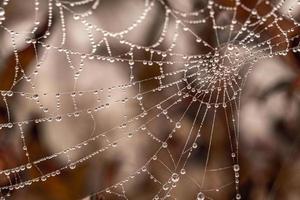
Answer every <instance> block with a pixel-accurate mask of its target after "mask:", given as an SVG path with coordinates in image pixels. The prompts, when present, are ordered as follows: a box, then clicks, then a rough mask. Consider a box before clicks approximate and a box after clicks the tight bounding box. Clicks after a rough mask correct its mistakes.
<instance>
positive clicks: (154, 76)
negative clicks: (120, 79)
mask: <svg viewBox="0 0 300 200" xmlns="http://www.w3.org/2000/svg"><path fill="white" fill-rule="evenodd" d="M224 2H225V3H224ZM285 3H286V2H285V1H283V0H282V1H276V2H273V1H264V0H261V1H257V2H255V4H254V5H247V2H242V1H238V0H236V1H234V2H231V1H230V2H226V1H217V0H216V1H214V0H209V1H203V2H202V6H201V7H202V8H200V9H199V10H196V11H192V12H184V11H180V10H177V9H175V8H173V7H172V6H171V5H169V4H168V3H167V2H166V1H164V0H153V1H150V0H145V2H144V10H143V11H142V14H141V15H140V16H139V17H138V18H137V19H136V20H135V21H134V23H133V24H132V25H130V26H128V27H127V28H125V29H124V30H122V31H119V32H109V31H108V30H105V29H104V28H102V27H101V26H100V25H98V24H96V23H92V22H89V17H90V16H92V15H93V14H94V12H96V11H97V9H99V7H101V2H100V0H83V1H74V2H73V1H70V2H69V1H59V0H57V1H54V0H49V1H48V2H47V4H48V5H47V6H46V7H47V13H48V16H47V31H46V32H45V33H44V34H43V35H42V36H41V37H39V38H34V37H33V36H34V35H35V34H36V32H37V30H38V29H39V28H40V24H41V22H40V21H39V18H38V15H39V12H40V10H41V8H40V7H41V5H42V4H43V5H45V4H46V1H38V0H35V1H34V2H33V4H32V6H33V7H34V10H35V16H36V17H35V21H34V28H33V29H32V31H31V32H29V33H27V32H25V33H24V32H18V31H16V30H13V29H11V28H8V27H7V26H6V24H5V22H6V18H7V17H6V15H7V12H6V7H7V6H9V4H10V1H9V0H4V1H3V3H2V6H1V8H0V15H1V19H0V23H1V27H0V28H1V30H2V31H5V32H7V33H8V34H9V36H10V38H11V45H12V47H13V48H14V56H15V61H16V65H15V76H14V80H13V83H12V85H11V89H10V90H2V91H1V95H2V98H3V101H4V102H5V104H6V110H7V112H6V114H7V120H8V121H7V123H3V124H0V127H1V129H2V130H4V129H13V130H17V129H18V131H19V133H20V134H19V135H20V137H21V141H22V146H21V147H20V149H22V151H23V153H24V155H25V156H26V158H27V161H28V162H27V163H21V164H19V165H17V166H15V167H14V168H9V169H5V170H2V171H0V176H2V177H3V178H6V179H7V180H9V182H10V184H9V185H6V186H1V188H0V189H1V194H2V198H6V197H8V196H10V192H11V191H14V190H22V189H23V188H26V187H31V185H32V184H39V183H40V182H44V181H48V179H49V180H50V179H51V178H52V177H55V176H60V175H61V174H62V173H64V172H65V171H68V170H69V171H71V170H73V169H75V168H77V167H80V165H82V164H84V163H86V162H88V161H89V160H93V159H95V157H97V156H99V155H101V154H104V153H106V152H108V151H114V149H117V148H118V147H119V146H121V145H122V143H124V142H126V144H129V145H130V144H132V143H135V142H139V141H137V140H136V139H135V138H137V137H140V135H144V136H146V137H147V138H148V139H149V140H147V141H148V143H150V145H153V146H154V147H155V151H152V152H151V153H150V154H149V155H148V156H145V158H144V162H143V163H142V165H140V166H139V167H137V168H136V169H135V171H133V172H131V173H128V175H127V176H126V177H123V178H122V180H119V181H117V182H114V183H113V184H112V185H110V186H106V187H105V188H99V191H97V192H94V193H92V194H90V195H89V197H93V196H99V195H102V194H104V195H105V194H110V195H112V196H117V197H119V198H123V199H129V196H128V195H127V191H126V190H127V189H126V188H127V185H129V184H131V183H134V182H135V181H136V180H137V179H139V178H138V177H144V178H146V179H150V180H151V181H152V182H153V183H154V185H155V187H156V188H157V190H156V191H155V192H154V193H153V194H151V195H152V197H151V198H153V199H160V198H161V199H166V198H168V197H176V196H175V193H174V191H176V189H177V188H178V186H179V185H180V184H181V182H182V179H189V180H190V183H192V184H193V185H194V186H195V187H196V188H197V191H198V192H197V193H195V195H194V197H195V199H199V200H201V199H205V198H207V199H213V196H214V193H217V192H221V191H222V190H226V189H227V188H234V191H235V192H234V198H236V199H241V198H242V197H241V194H240V191H239V170H240V166H239V159H238V158H239V110H240V96H241V92H242V88H243V86H244V84H245V81H246V78H247V76H248V74H249V73H250V72H251V70H252V68H253V66H254V65H255V63H257V62H258V61H260V60H263V59H267V58H270V57H273V56H278V55H279V56H286V55H287V54H288V53H289V52H290V51H293V52H297V51H298V49H299V47H298V45H294V46H293V45H291V44H292V43H293V42H294V41H297V38H298V36H299V35H298V33H297V32H298V30H299V29H298V28H299V23H298V22H297V21H296V20H295V18H294V17H293V15H294V14H295V10H296V9H297V8H298V2H297V1H295V2H294V4H292V6H291V7H290V8H289V9H288V12H287V13H285V14H284V13H282V12H281V9H282V7H283V6H284V5H285ZM157 7H159V8H160V9H162V10H163V13H164V14H163V15H162V16H163V17H164V23H163V25H162V28H161V30H159V31H158V32H159V37H158V39H157V40H156V41H155V42H153V43H152V44H151V45H147V46H143V45H140V44H138V43H137V42H135V41H132V40H130V39H128V36H130V35H131V34H132V33H134V32H135V31H136V29H137V28H138V27H140V26H142V25H143V23H144V22H145V20H147V19H148V18H151V17H154V14H153V13H152V12H153V10H154V9H157ZM78 8H83V10H84V11H80V12H79V11H78ZM54 13H56V14H57V15H58V16H59V17H58V18H59V21H60V24H59V26H60V32H61V35H60V44H57V45H55V44H51V43H48V42H47V41H48V40H47V39H48V38H50V37H51V36H52V35H53V32H54V31H56V30H54V29H53V30H52V26H53V16H54V15H55V14H54ZM220 13H227V14H228V15H226V16H227V18H228V19H227V20H225V21H226V22H225V23H224V22H223V23H221V22H219V21H218V19H217V16H218V15H219V14H220ZM242 14H244V15H243V16H244V17H241V15H242ZM68 16H72V17H71V18H72V20H74V21H76V23H78V24H80V26H78V27H79V28H83V29H85V31H86V33H87V36H88V42H89V44H88V45H89V46H90V50H89V51H77V50H76V49H71V48H66V47H65V46H66V42H67V41H68V34H67V31H66V30H67V27H68V24H67V20H66V19H65V18H66V17H68ZM283 21H287V22H288V23H287V24H288V25H285V26H283V25H282V23H283ZM197 26H203V27H210V29H211V31H212V33H213V34H214V41H208V39H207V38H205V36H202V35H204V33H203V32H202V33H201V31H197V30H196V29H195V27H197ZM182 36H187V37H190V38H192V39H191V40H193V45H196V46H197V47H198V49H200V50H201V52H198V53H196V54H192V53H190V54H188V53H180V52H177V51H176V49H177V47H178V40H179V39H180V37H182ZM168 37H169V38H168ZM20 38H21V39H22V40H23V41H24V42H26V43H27V45H32V46H33V47H34V49H35V54H36V61H35V62H36V63H35V65H34V70H32V72H30V73H27V72H25V70H23V68H22V64H21V61H20V60H19V49H18V48H17V45H16V40H17V39H20ZM170 38H171V39H170ZM167 39H168V40H167ZM113 42H114V43H116V42H117V43H118V44H119V45H120V46H121V47H122V48H123V52H121V53H114V47H113V44H112V43H113ZM100 47H101V48H103V49H105V50H104V51H102V52H99V51H98V49H99V48H100ZM37 49H39V50H37ZM48 52H56V53H57V54H60V55H62V56H64V57H65V58H66V60H67V62H68V66H61V67H65V68H68V69H71V71H72V72H73V74H74V75H73V77H74V90H70V91H52V92H51V91H38V90H37V89H36V84H37V82H36V78H37V77H38V76H39V71H40V69H41V68H43V64H44V62H45V61H47V54H48ZM72 57H77V58H79V59H80V64H79V66H74V65H73V64H72ZM91 61H93V62H98V63H99V65H101V64H102V63H109V64H112V65H113V64H115V63H120V64H122V65H124V66H125V67H123V68H124V69H122V70H125V71H126V72H127V76H128V81H126V82H124V83H122V84H120V85H112V86H110V87H106V88H103V87H101V85H100V86H99V87H96V88H91V89H89V90H78V89H77V88H76V84H77V82H78V81H79V80H80V77H81V74H82V73H84V72H85V70H86V68H88V67H89V62H91ZM151 69H155V70H156V72H155V73H148V74H149V75H148V76H147V77H142V76H139V74H138V73H140V71H143V70H145V71H147V70H151ZM146 74H147V73H146ZM111 78H112V79H113V78H114V77H111ZM53 81H55V80H53ZM83 81H84V80H83ZM23 83H24V84H27V85H30V88H31V91H20V90H17V89H15V88H17V86H18V85H20V84H23ZM120 93H121V94H122V95H121V97H120V95H116V94H120ZM16 96H17V98H19V99H21V100H20V101H21V102H22V101H24V102H27V101H30V102H31V103H34V104H36V105H38V107H39V109H40V110H41V112H42V113H43V117H41V118H35V119H26V120H23V121H13V120H11V113H12V112H13V110H12V108H11V107H12V105H11V104H10V98H12V97H16ZM84 96H91V97H92V98H93V100H92V101H91V102H90V104H89V105H90V106H89V107H80V106H79V104H80V98H81V97H84ZM100 96H101V98H100ZM43 98H52V99H55V101H54V102H55V104H56V108H55V109H50V108H47V105H44V104H43ZM64 99H72V102H73V109H72V111H64V110H63V107H64V106H65V105H64V103H63V100H64ZM116 104H117V105H118V106H120V107H124V108H126V107H128V106H131V105H137V108H138V109H136V110H130V111H128V110H126V109H125V111H122V110H120V113H119V117H120V119H115V121H114V120H113V121H114V122H113V124H114V125H112V126H111V127H110V128H109V129H107V130H99V127H97V125H96V122H95V121H96V115H98V113H102V112H104V113H105V112H110V109H111V107H112V106H114V105H116ZM191 111H192V114H189V115H190V117H191V116H192V120H191V123H184V121H185V119H186V118H188V116H187V114H188V113H189V112H191ZM81 117H85V118H90V119H91V120H92V121H93V123H92V124H93V125H91V128H92V129H91V133H90V134H89V137H88V138H87V139H86V140H84V141H82V142H80V143H78V144H76V145H74V146H70V147H68V148H66V149H64V150H62V151H59V152H56V153H54V154H51V155H47V156H45V155H44V156H43V155H41V157H40V158H38V159H32V158H31V154H30V152H29V151H28V149H29V147H27V145H26V131H25V129H26V127H27V126H29V125H30V124H32V123H36V124H43V123H64V121H65V120H73V121H74V123H76V122H78V123H80V120H79V121H78V119H80V118H81ZM218 117H221V118H222V119H224V120H225V121H226V125H227V128H226V129H227V132H226V134H227V140H228V143H229V148H230V150H229V151H228V152H227V153H228V154H229V157H230V160H231V163H228V164H227V165H224V166H218V167H217V168H210V167H209V166H210V165H209V163H210V161H211V160H213V159H214V158H213V157H212V155H211V152H212V149H213V145H212V143H213V141H214V140H215V137H217V136H216V135H214V132H215V129H216V127H215V121H216V118H218ZM102 120H103V119H102ZM107 120H111V119H107ZM160 121H163V122H164V126H166V127H169V131H168V133H167V134H158V133H157V132H155V131H153V128H152V126H154V125H155V124H157V123H160ZM160 126H161V124H160ZM204 127H206V128H204ZM61 134H63V133H61ZM178 134H181V135H182V134H183V135H184V136H181V137H182V138H183V140H184V142H183V145H182V146H180V147H176V148H177V150H176V151H177V153H174V148H173V147H172V140H173V138H174V137H177V135H178ZM112 135H113V136H112ZM204 135H205V137H206V138H207V142H208V150H207V152H205V153H204V152H203V153H202V154H205V155H204V157H205V159H204V161H203V163H202V166H204V170H203V172H202V174H201V179H199V180H196V179H195V178H193V177H192V176H190V175H189V170H188V166H189V159H190V158H191V157H192V156H193V153H194V152H195V151H197V148H198V143H199V142H200V141H201V140H202V137H204ZM182 138H181V139H182ZM225 138H226V137H225ZM97 141H101V145H98V146H97V148H94V149H92V150H90V149H88V148H89V147H90V146H92V144H93V143H96V142H97ZM170 145H171V146H170ZM128 148H130V146H128ZM172 148H173V149H172ZM82 149H84V151H85V154H84V155H83V156H82V157H80V158H79V159H72V158H71V157H70V156H69V154H72V152H77V151H78V152H81V151H82ZM178 152H179V153H178ZM65 157H67V158H68V161H67V162H66V163H64V164H63V165H62V166H61V167H59V168H57V169H55V170H50V171H49V170H47V169H44V168H43V167H42V164H43V163H44V162H48V161H50V160H55V159H60V158H65ZM166 157H168V159H166ZM152 165H159V167H160V168H162V169H163V170H164V172H165V177H164V178H161V177H156V176H155V175H154V174H152V172H151V166H152ZM32 170H36V171H38V175H37V176H35V177H31V178H28V179H24V178H21V176H22V174H26V173H28V172H29V171H32ZM220 172H222V173H224V172H225V173H228V174H229V175H230V177H231V180H230V181H229V182H222V183H221V184H220V185H215V186H207V184H206V182H207V180H208V176H209V174H210V173H216V174H218V173H220ZM74 173H75V172H74ZM189 187H190V186H189ZM87 195H88V194H87Z"/></svg>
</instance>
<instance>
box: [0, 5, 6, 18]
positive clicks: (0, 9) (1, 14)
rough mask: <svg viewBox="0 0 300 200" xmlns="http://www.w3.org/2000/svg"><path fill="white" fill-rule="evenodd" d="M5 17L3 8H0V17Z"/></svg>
mask: <svg viewBox="0 0 300 200" xmlns="http://www.w3.org/2000/svg"><path fill="white" fill-rule="evenodd" d="M4 15H5V10H4V8H2V7H0V17H3V16H4Z"/></svg>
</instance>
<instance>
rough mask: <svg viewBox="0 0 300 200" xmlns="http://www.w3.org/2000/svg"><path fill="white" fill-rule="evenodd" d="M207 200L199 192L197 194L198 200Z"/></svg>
mask: <svg viewBox="0 0 300 200" xmlns="http://www.w3.org/2000/svg"><path fill="white" fill-rule="evenodd" d="M204 199H205V195H204V194H203V193H202V192H199V193H198V194H197V200H204Z"/></svg>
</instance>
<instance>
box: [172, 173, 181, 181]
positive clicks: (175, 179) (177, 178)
mask: <svg viewBox="0 0 300 200" xmlns="http://www.w3.org/2000/svg"><path fill="white" fill-rule="evenodd" d="M171 179H172V181H173V182H174V183H177V182H178V181H179V175H178V174H177V173H173V174H172V177H171Z"/></svg>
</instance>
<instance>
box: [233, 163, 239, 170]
mask: <svg viewBox="0 0 300 200" xmlns="http://www.w3.org/2000/svg"><path fill="white" fill-rule="evenodd" d="M233 171H235V172H238V171H240V166H239V165H238V164H235V165H233Z"/></svg>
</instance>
